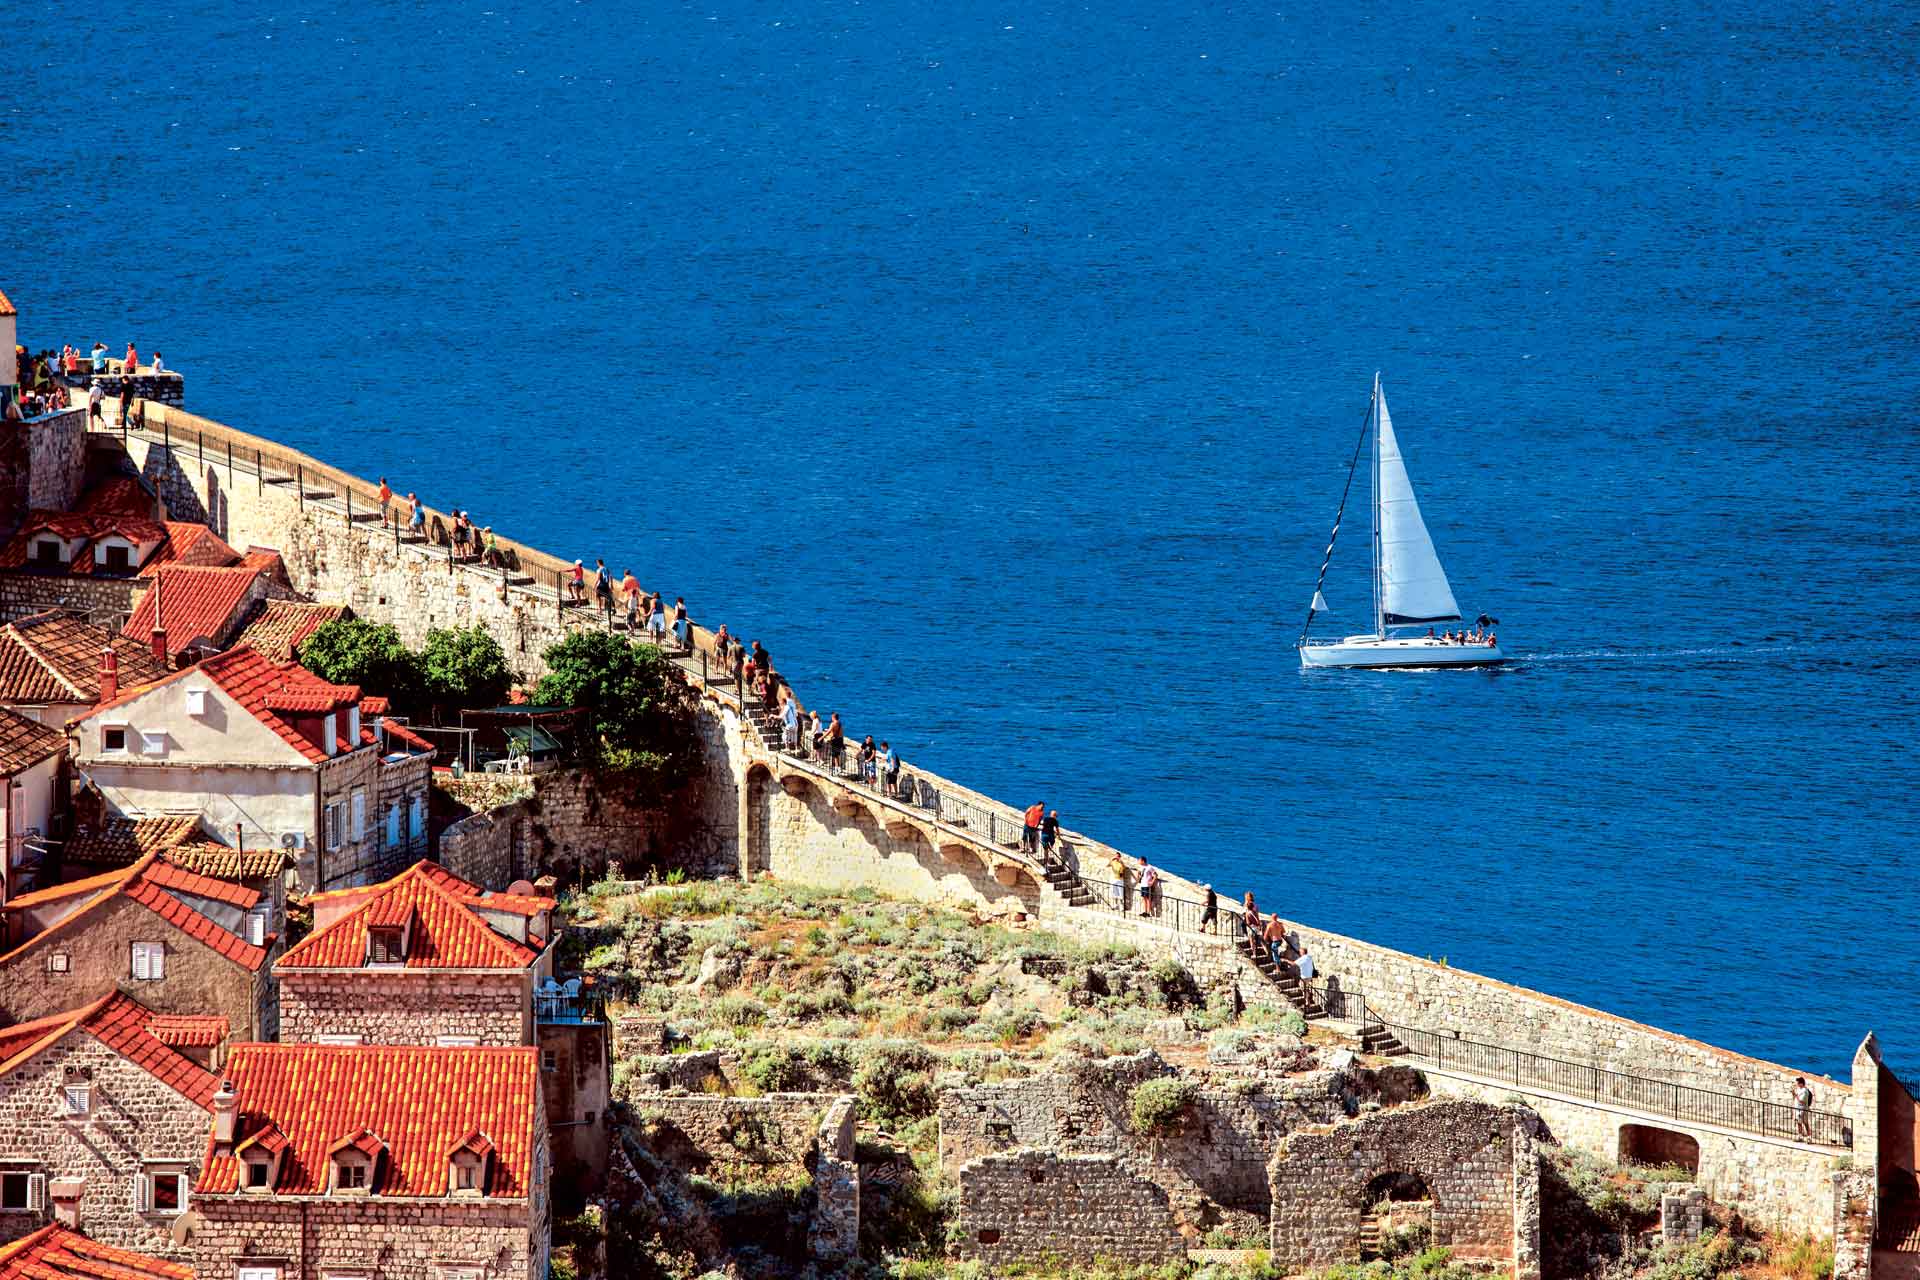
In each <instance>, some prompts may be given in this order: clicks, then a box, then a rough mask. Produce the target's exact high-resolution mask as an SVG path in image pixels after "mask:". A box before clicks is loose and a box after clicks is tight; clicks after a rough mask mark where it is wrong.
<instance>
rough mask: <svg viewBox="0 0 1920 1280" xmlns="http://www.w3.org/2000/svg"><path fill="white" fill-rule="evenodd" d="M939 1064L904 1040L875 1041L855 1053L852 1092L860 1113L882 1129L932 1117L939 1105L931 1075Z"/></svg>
mask: <svg viewBox="0 0 1920 1280" xmlns="http://www.w3.org/2000/svg"><path fill="white" fill-rule="evenodd" d="M938 1065H939V1060H938V1059H937V1058H935V1057H934V1055H933V1054H932V1053H930V1052H929V1051H928V1050H926V1049H925V1048H923V1047H921V1046H920V1045H917V1044H914V1043H913V1042H911V1041H908V1040H879V1041H875V1042H874V1043H872V1044H868V1045H864V1046H862V1047H861V1049H860V1051H859V1065H858V1066H856V1067H855V1068H854V1071H853V1091H854V1092H855V1093H856V1094H858V1095H859V1098H860V1110H861V1113H862V1114H863V1115H865V1116H866V1117H867V1118H868V1119H869V1120H872V1121H873V1122H874V1123H876V1124H879V1125H881V1126H883V1127H898V1126H899V1125H902V1124H905V1123H907V1122H909V1121H913V1120H918V1119H921V1118H922V1117H924V1116H929V1115H932V1114H933V1112H934V1109H935V1107H937V1106H938V1105H939V1095H938V1094H937V1093H936V1092H935V1091H934V1087H933V1076H932V1072H933V1070H934V1068H935V1067H937V1066H938Z"/></svg>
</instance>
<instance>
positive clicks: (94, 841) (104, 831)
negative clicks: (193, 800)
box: [62, 813, 200, 867]
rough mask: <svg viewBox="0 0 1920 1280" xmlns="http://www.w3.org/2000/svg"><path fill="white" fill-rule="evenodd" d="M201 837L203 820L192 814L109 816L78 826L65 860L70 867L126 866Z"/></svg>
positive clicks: (64, 854) (65, 852)
mask: <svg viewBox="0 0 1920 1280" xmlns="http://www.w3.org/2000/svg"><path fill="white" fill-rule="evenodd" d="M199 834H200V819H199V817H197V816H196V815H193V814H185V815H170V816H167V817H160V818H123V817H121V816H120V815H119V814H117V813H115V814H108V815H107V816H106V817H105V818H103V819H101V820H100V821H97V822H89V823H87V824H86V825H84V826H77V827H75V829H74V832H73V836H72V837H71V838H70V839H69V840H68V841H67V847H66V849H65V851H64V852H63V853H62V858H63V860H64V861H65V862H67V863H69V864H72V863H76V862H79V863H86V864H89V865H91V866H109V867H124V866H126V865H128V864H129V863H133V862H138V861H139V860H140V859H141V858H142V857H144V856H145V855H147V854H149V853H154V852H157V851H160V850H170V849H175V848H178V847H179V846H180V845H182V844H184V843H186V842H187V841H188V840H191V839H193V838H194V837H195V836H197V835H199Z"/></svg>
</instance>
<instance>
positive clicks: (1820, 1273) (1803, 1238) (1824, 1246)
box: [1767, 1235, 1833, 1280]
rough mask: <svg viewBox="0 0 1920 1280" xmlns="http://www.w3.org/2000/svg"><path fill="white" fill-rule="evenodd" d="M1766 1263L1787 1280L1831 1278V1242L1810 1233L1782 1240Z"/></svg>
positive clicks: (1825, 1279)
mask: <svg viewBox="0 0 1920 1280" xmlns="http://www.w3.org/2000/svg"><path fill="white" fill-rule="evenodd" d="M1767 1264H1768V1265H1769V1266H1771V1267H1772V1268H1773V1269H1774V1270H1776V1271H1778V1272H1779V1273H1780V1274H1781V1275H1782V1276H1785V1277H1786V1278H1787V1280H1833V1242H1832V1241H1831V1240H1815V1239H1814V1238H1813V1237H1812V1236H1811V1235H1800V1236H1795V1237H1793V1238H1791V1239H1786V1240H1782V1241H1779V1242H1777V1243H1776V1244H1775V1246H1774V1250H1773V1256H1772V1257H1770V1258H1768V1259H1767Z"/></svg>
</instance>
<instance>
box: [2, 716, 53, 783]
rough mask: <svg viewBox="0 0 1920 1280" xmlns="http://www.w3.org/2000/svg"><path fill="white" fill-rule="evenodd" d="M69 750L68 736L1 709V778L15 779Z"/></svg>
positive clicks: (36, 721) (35, 721)
mask: <svg viewBox="0 0 1920 1280" xmlns="http://www.w3.org/2000/svg"><path fill="white" fill-rule="evenodd" d="M66 749H67V736H66V735H65V734H63V733H61V732H60V731H59V730H58V729H50V728H48V727H47V726H46V725H44V724H41V723H40V722H39V721H38V720H29V719H27V717H25V716H23V715H21V714H20V713H19V712H18V711H9V710H8V709H7V708H5V707H0V778H11V777H13V776H14V775H15V774H17V773H20V772H21V771H22V770H25V769H30V768H32V767H33V766H34V765H36V764H39V763H40V762H41V761H42V760H45V759H46V758H47V757H48V756H52V755H58V754H59V753H61V752H62V751H65V750H66Z"/></svg>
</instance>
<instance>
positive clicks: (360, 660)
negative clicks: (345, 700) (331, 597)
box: [295, 618, 420, 708]
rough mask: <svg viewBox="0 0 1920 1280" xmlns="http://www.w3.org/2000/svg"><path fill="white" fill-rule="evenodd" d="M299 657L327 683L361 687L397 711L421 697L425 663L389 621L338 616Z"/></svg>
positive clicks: (307, 642)
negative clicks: (420, 667)
mask: <svg viewBox="0 0 1920 1280" xmlns="http://www.w3.org/2000/svg"><path fill="white" fill-rule="evenodd" d="M295 657H296V658H297V659H298V660H299V663H300V665H301V666H303V667H305V668H306V669H307V670H309V671H311V672H313V674H315V675H317V676H319V677H320V678H321V679H322V680H331V681H332V682H333V683H335V684H357V685H359V686H360V688H361V690H362V691H363V692H365V693H370V694H379V695H381V696H383V697H387V698H390V699H392V700H393V703H394V705H395V707H396V708H401V707H408V706H411V705H412V704H413V703H414V702H415V701H416V700H417V699H418V697H419V694H420V672H419V664H418V662H417V660H416V659H415V657H414V655H413V653H412V651H410V650H409V649H408V648H407V646H406V645H404V644H402V643H401V641H400V633H399V632H397V631H395V630H394V629H393V627H392V626H391V625H390V624H388V623H385V622H368V621H366V620H365V619H364V618H335V619H333V620H332V621H331V622H326V623H323V624H321V626H320V628H319V629H318V630H316V631H315V632H314V633H313V634H312V635H310V636H308V637H307V638H306V639H305V640H304V641H302V642H301V644H300V649H299V652H298V653H297V654H295Z"/></svg>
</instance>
